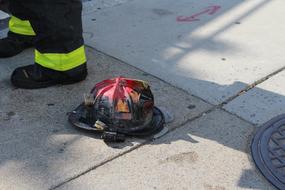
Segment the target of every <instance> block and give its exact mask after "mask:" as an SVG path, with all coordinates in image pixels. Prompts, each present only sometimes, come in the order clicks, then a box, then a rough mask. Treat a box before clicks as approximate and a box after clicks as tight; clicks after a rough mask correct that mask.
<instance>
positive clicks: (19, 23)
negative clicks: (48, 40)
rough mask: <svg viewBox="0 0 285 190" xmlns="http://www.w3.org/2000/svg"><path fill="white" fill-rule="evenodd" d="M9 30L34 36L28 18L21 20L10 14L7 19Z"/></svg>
mask: <svg viewBox="0 0 285 190" xmlns="http://www.w3.org/2000/svg"><path fill="white" fill-rule="evenodd" d="M9 30H10V31H11V32H14V33H16V34H21V35H27V36H35V35H36V33H35V32H34V30H33V28H32V26H31V23H30V22H29V21H28V20H21V19H19V18H17V17H15V16H12V17H11V18H10V21H9Z"/></svg>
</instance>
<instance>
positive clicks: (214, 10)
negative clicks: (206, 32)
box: [176, 5, 221, 22]
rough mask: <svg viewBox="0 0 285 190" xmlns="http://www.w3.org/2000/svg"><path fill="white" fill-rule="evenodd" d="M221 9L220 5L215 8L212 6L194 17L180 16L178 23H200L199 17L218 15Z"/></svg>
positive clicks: (177, 19)
mask: <svg viewBox="0 0 285 190" xmlns="http://www.w3.org/2000/svg"><path fill="white" fill-rule="evenodd" d="M220 9H221V6H219V5H214V6H210V7H207V8H206V9H205V10H203V11H201V12H199V13H196V14H194V15H192V16H178V17H177V18H176V21H177V22H194V21H199V20H200V19H199V18H198V17H199V16H201V15H203V14H208V15H214V14H215V13H217V12H218V11H219V10H220Z"/></svg>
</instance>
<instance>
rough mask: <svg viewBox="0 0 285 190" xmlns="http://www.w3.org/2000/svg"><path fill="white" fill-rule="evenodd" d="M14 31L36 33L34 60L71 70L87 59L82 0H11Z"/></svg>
mask: <svg viewBox="0 0 285 190" xmlns="http://www.w3.org/2000/svg"><path fill="white" fill-rule="evenodd" d="M10 11H11V13H12V17H11V19H10V21H9V30H10V32H12V33H15V34H19V35H24V36H34V37H35V63H37V64H39V65H41V66H43V67H45V68H49V69H53V70H56V71H68V70H71V69H73V68H75V67H78V66H80V65H82V64H84V63H86V56H85V51H84V45H83V44H84V42H83V37H82V20H81V13H82V3H81V0H10Z"/></svg>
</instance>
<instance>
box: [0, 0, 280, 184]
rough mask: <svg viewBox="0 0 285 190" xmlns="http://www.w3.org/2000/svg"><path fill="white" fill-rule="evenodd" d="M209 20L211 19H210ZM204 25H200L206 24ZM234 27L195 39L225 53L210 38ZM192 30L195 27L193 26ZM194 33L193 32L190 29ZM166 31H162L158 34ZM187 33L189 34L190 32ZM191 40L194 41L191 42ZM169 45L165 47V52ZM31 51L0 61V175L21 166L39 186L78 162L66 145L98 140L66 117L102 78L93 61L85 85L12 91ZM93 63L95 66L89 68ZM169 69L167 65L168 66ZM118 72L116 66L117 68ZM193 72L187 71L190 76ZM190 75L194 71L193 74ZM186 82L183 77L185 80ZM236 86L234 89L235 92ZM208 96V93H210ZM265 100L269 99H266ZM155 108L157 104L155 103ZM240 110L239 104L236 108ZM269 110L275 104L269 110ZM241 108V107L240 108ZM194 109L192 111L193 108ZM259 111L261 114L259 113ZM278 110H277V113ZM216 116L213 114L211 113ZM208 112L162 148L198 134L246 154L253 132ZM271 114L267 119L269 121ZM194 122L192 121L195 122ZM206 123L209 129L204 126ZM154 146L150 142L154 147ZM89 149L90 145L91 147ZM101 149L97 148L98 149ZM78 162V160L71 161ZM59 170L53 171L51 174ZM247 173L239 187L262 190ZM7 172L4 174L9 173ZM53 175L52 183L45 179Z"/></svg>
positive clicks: (191, 140) (231, 3)
mask: <svg viewBox="0 0 285 190" xmlns="http://www.w3.org/2000/svg"><path fill="white" fill-rule="evenodd" d="M239 3H240V1H237V0H235V1H228V2H227V5H226V6H228V7H227V8H228V10H230V9H231V8H234V7H236V6H238V5H239ZM266 3H267V1H262V2H261V4H260V5H258V6H257V7H255V9H253V10H251V11H250V12H248V13H247V14H245V15H243V16H241V17H240V19H243V18H245V17H246V16H248V15H249V14H252V13H253V12H254V11H255V10H257V9H258V8H260V7H262V6H264V5H265V4H266ZM226 12H227V11H224V12H221V13H219V14H217V15H216V16H215V17H213V18H212V19H214V18H216V17H219V16H221V15H222V14H225V13H226ZM209 21H210V20H209ZM205 24H207V23H203V25H205ZM232 25H233V23H229V24H228V25H226V26H224V27H223V28H221V29H220V30H219V31H217V32H216V33H214V34H213V35H212V36H211V37H209V38H205V39H202V41H201V39H196V40H197V41H201V43H203V42H205V41H207V42H210V43H212V44H217V43H219V44H220V45H218V47H220V49H219V50H223V51H227V49H229V48H233V49H234V46H232V45H230V44H227V43H223V42H217V41H214V40H212V39H213V37H215V36H217V35H218V34H219V33H221V32H223V31H224V30H226V29H228V28H229V27H231V26H232ZM196 27H197V28H199V27H200V25H196ZM193 29H195V28H193ZM163 32H165V31H163ZM191 32H192V31H189V33H191ZM191 40H195V39H191ZM215 46H216V45H213V46H210V47H205V48H207V50H208V51H216V49H213V48H212V47H215ZM167 48H168V47H165V49H167ZM197 48H198V45H196V46H193V47H191V48H184V49H183V52H184V53H182V54H177V55H176V56H174V57H172V58H171V59H172V62H177V61H178V60H180V59H181V58H183V56H185V55H186V54H187V53H188V52H191V51H194V50H196V49H197ZM31 55H32V52H29V54H28V55H27V54H21V55H20V56H23V57H21V62H19V60H18V61H17V59H19V57H15V58H11V59H3V60H0V68H1V71H0V98H1V99H0V129H1V133H0V172H2V171H4V172H5V169H6V168H12V169H11V171H12V173H10V176H11V179H12V178H14V177H15V178H17V175H18V174H17V171H18V170H17V169H15V168H17V167H19V168H21V172H22V173H21V174H20V175H23V174H26V176H22V178H27V179H26V181H29V178H35V177H37V178H38V180H39V181H40V180H42V181H40V183H42V184H45V183H46V182H47V181H49V180H51V181H55V180H56V179H57V177H59V176H60V175H61V173H62V172H64V173H67V174H69V172H70V171H68V170H66V171H57V170H56V169H55V168H56V167H57V166H56V164H65V163H68V162H73V161H74V160H73V159H75V160H77V161H78V160H79V158H78V157H80V155H77V153H78V152H80V151H79V150H80V148H81V147H76V148H75V149H72V150H69V151H67V150H68V149H69V147H72V145H73V144H76V142H78V141H80V140H82V139H83V138H85V137H88V138H98V137H99V136H98V135H93V134H91V133H87V132H85V131H81V130H76V129H75V128H72V127H71V126H70V125H69V124H68V123H67V115H66V113H67V112H68V111H70V110H72V109H74V106H75V105H78V103H79V102H81V101H82V94H83V93H84V92H86V89H87V90H89V89H90V88H91V87H92V85H93V84H95V83H96V82H99V81H100V80H101V78H96V72H97V71H96V67H95V66H97V67H100V66H101V65H96V64H94V62H93V61H90V63H92V64H93V65H92V64H90V75H89V77H88V79H87V81H85V82H82V83H79V84H77V85H69V86H64V87H53V88H49V89H43V90H37V91H25V90H19V89H14V88H13V87H11V85H10V83H9V76H10V73H11V72H12V70H13V69H14V68H16V67H17V66H20V65H23V64H24V63H25V64H27V63H31V61H32V60H33V57H32V56H31ZM94 65H95V66H94ZM169 67H172V66H171V65H170V66H169ZM118 70H119V68H118ZM107 72H108V71H106V73H104V74H105V75H106V76H108V77H109V76H112V75H113V73H107ZM120 72H121V73H120V74H121V75H124V72H125V71H123V70H120ZM191 74H192V73H189V75H191ZM193 75H194V73H193ZM140 78H141V79H144V77H143V76H140ZM193 80H197V82H198V83H199V84H201V85H202V86H203V88H207V87H208V86H211V88H212V89H213V90H214V89H219V88H222V89H223V88H225V87H226V88H233V89H238V88H240V87H244V86H246V85H248V84H244V83H241V82H238V81H236V82H235V83H233V84H231V85H227V86H223V85H219V84H214V83H213V82H208V81H201V80H200V81H199V80H198V79H193ZM185 81H187V78H185ZM237 87H238V88H237ZM257 91H258V93H259V94H262V95H263V96H264V97H274V98H275V99H274V100H276V102H272V104H274V105H276V106H277V107H280V102H282V103H284V102H285V97H284V96H283V95H281V94H275V93H273V92H270V91H266V90H263V89H257ZM209 95H210V94H209ZM265 101H269V100H265ZM158 106H159V105H158ZM241 106H242V105H241ZM272 107H274V106H272ZM169 109H171V111H173V112H175V110H176V109H179V108H169ZM240 109H241V110H242V109H243V107H240ZM193 111H195V109H194V110H193ZM259 111H260V113H262V112H263V111H266V110H259ZM277 112H278V110H277ZM215 113H216V112H215ZM216 114H217V115H214V114H212V113H210V114H208V115H206V116H204V117H202V118H201V119H199V122H200V121H201V122H200V123H198V124H197V125H196V126H195V127H193V128H192V127H191V126H190V127H189V130H188V131H189V134H184V135H183V136H179V138H175V137H173V138H171V139H170V140H166V141H163V143H164V144H170V143H172V142H174V141H181V140H183V141H187V142H189V146H191V144H192V143H199V142H198V141H196V140H195V138H192V136H198V137H201V138H204V139H209V140H212V141H216V142H218V143H219V144H222V145H224V146H226V147H229V148H231V149H234V150H238V151H241V152H245V153H248V151H249V142H250V139H251V137H252V134H253V132H254V130H255V129H254V128H252V127H250V126H249V124H246V122H244V123H240V122H235V121H236V120H238V119H237V118H236V117H235V116H232V115H228V116H225V115H220V114H219V113H216ZM272 114H273V115H272V116H275V114H276V113H275V112H272ZM219 116H220V117H227V118H228V120H227V122H225V123H223V124H224V125H223V126H220V125H219V123H220V118H219ZM270 118H271V116H268V119H270ZM194 122H197V121H194ZM209 123H211V125H209ZM235 123H239V124H245V125H247V126H244V125H235ZM132 141H133V139H129V141H128V142H126V143H125V144H120V145H117V147H115V148H118V149H123V148H125V147H129V146H132V145H133V144H134V143H136V142H132ZM156 144H159V143H156V141H155V142H153V145H156ZM90 147H92V146H90ZM99 148H100V147H98V149H99ZM93 156H94V157H100V156H102V155H93ZM76 164H78V162H76ZM55 172H58V173H55ZM251 172H255V171H245V172H244V175H243V176H241V181H240V184H239V186H240V187H247V188H260V189H262V187H252V186H251V185H252V184H247V183H248V182H247V179H246V177H245V176H248V175H250V173H251ZM8 173H9V171H8ZM72 175H74V174H71V176H72ZM50 176H52V177H51V178H52V179H49V177H50ZM11 179H10V180H11Z"/></svg>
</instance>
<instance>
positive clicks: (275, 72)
mask: <svg viewBox="0 0 285 190" xmlns="http://www.w3.org/2000/svg"><path fill="white" fill-rule="evenodd" d="M284 70H285V66H284V67H282V68H280V69H278V70H276V71H274V72H272V73H270V74H269V75H267V76H265V77H262V78H261V79H259V80H257V81H255V82H254V83H252V84H250V85H248V86H247V87H246V88H245V89H243V90H241V91H240V92H238V93H237V94H236V95H234V96H232V97H230V98H228V99H227V100H225V101H224V102H222V103H221V105H222V106H225V105H227V104H228V103H230V102H231V101H233V100H234V99H236V98H237V97H239V96H241V95H243V94H244V93H246V92H248V91H250V90H251V89H253V88H254V87H256V86H257V85H259V84H261V83H263V82H265V81H267V80H268V79H270V78H271V77H273V76H275V75H277V74H278V73H280V72H282V71H284Z"/></svg>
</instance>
